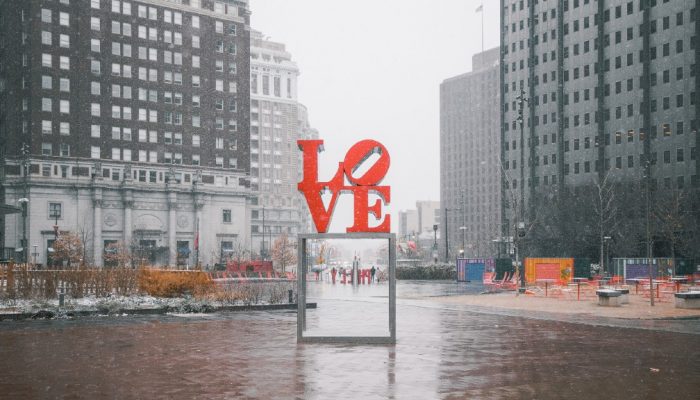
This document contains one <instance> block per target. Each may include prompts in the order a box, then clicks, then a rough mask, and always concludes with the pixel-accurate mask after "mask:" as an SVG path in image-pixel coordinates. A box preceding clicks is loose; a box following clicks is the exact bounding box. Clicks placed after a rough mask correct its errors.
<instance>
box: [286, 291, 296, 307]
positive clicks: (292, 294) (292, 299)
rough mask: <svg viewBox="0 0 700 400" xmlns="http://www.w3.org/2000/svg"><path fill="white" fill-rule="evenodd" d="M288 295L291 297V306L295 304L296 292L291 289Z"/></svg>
mask: <svg viewBox="0 0 700 400" xmlns="http://www.w3.org/2000/svg"><path fill="white" fill-rule="evenodd" d="M287 294H288V295H289V304H292V303H294V290H292V289H289V290H288V291H287Z"/></svg>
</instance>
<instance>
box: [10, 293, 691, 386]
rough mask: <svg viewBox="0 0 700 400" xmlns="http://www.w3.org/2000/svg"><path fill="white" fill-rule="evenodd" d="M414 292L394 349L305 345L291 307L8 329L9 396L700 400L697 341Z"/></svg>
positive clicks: (329, 303) (346, 307)
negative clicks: (479, 309)
mask: <svg viewBox="0 0 700 400" xmlns="http://www.w3.org/2000/svg"><path fill="white" fill-rule="evenodd" d="M410 285H411V284H409V285H404V284H403V283H400V284H399V287H398V289H397V293H398V295H399V299H400V301H399V304H398V308H397V328H398V329H397V333H398V344H397V345H396V346H338V345H297V344H296V338H295V332H296V314H295V313H293V312H254V313H231V314H216V315H206V316H201V315H197V316H188V317H176V316H162V317H137V318H134V317H128V318H101V319H100V318H95V319H81V320H76V321H28V322H9V323H8V322H4V323H2V324H0V370H2V373H1V374H0V398H3V399H4V398H21V399H26V398H57V397H59V398H61V397H67V398H148V399H150V398H178V399H179V398H182V399H193V398H206V399H210V398H222V399H223V398H226V399H229V398H230V399H233V398H242V399H248V398H261V399H289V398H300V399H301V398H308V399H383V398H392V399H434V398H443V399H461V398H470V399H471V398H499V399H501V398H502V399H521V398H539V399H560V398H573V399H589V398H600V397H609V398H624V399H637V398H650V399H660V398H679V399H680V398H683V399H685V398H688V399H691V398H692V399H695V398H700V385H698V382H699V379H700V349H699V348H698V346H697V343H698V338H699V336H698V334H700V332H696V334H683V333H674V332H668V331H662V330H649V329H646V330H645V329H630V328H621V327H609V326H593V325H586V324H571V323H566V322H557V321H548V320H541V319H530V318H520V317H515V316H508V315H494V314H481V313H474V312H471V311H470V310H468V309H461V308H446V307H440V306H437V305H434V304H433V305H430V304H425V305H422V304H421V303H420V302H418V301H411V300H401V299H402V298H403V299H405V298H406V297H411V296H410V291H411V290H413V289H411V287H410ZM440 285H442V284H437V285H433V286H431V285H418V286H421V288H420V289H421V290H425V291H426V292H427V293H435V295H440V294H441V293H443V294H444V293H445V292H444V290H443V288H441V286H440ZM365 289H367V290H362V291H358V293H356V294H360V293H362V295H361V296H358V297H357V300H352V301H351V300H350V299H348V296H347V295H346V294H344V293H343V291H344V290H345V289H340V290H330V291H329V290H328V289H327V288H323V287H322V286H320V285H319V286H318V287H317V288H314V287H313V285H311V286H310V288H309V294H310V295H311V294H314V295H316V296H318V297H317V299H318V301H319V308H318V309H317V310H309V311H308V312H309V318H316V319H318V320H324V317H328V316H329V315H336V316H337V315H344V316H347V317H349V319H352V320H355V321H360V323H362V321H363V318H364V317H363V316H362V315H357V313H358V311H357V310H356V309H354V308H353V307H356V306H358V303H365V304H367V305H369V306H367V305H365V307H370V306H372V307H378V308H382V309H384V307H383V306H382V302H383V301H386V299H385V298H383V297H381V296H382V295H381V294H380V293H381V291H382V290H383V289H382V288H381V286H379V287H375V288H365ZM351 293H352V291H351ZM402 293H403V295H402ZM402 296H403V297H402Z"/></svg>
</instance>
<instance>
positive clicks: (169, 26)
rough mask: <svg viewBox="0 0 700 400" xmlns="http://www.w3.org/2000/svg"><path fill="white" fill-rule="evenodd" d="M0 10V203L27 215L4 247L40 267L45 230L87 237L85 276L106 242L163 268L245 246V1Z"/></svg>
mask: <svg viewBox="0 0 700 400" xmlns="http://www.w3.org/2000/svg"><path fill="white" fill-rule="evenodd" d="M0 10H1V12H0V32H1V33H0V35H1V36H0V43H1V46H0V48H2V49H3V50H2V51H3V54H2V56H1V57H0V94H1V96H0V143H1V145H0V148H2V149H3V150H2V151H4V154H3V159H2V162H3V165H2V172H1V175H0V178H1V183H2V193H0V194H1V196H2V200H3V201H4V202H5V203H7V204H16V202H17V201H18V200H19V199H20V198H25V199H28V203H27V204H28V208H29V210H28V213H27V214H28V215H27V218H26V232H22V233H23V234H24V235H23V234H21V233H20V232H19V231H20V230H21V227H22V226H23V222H25V221H20V219H21V217H20V216H17V215H13V216H9V217H8V218H7V219H6V220H5V221H3V223H2V230H3V237H2V243H1V245H2V246H4V247H15V248H20V247H24V248H26V247H29V248H30V251H31V255H32V259H34V258H36V261H37V262H38V263H42V264H44V263H47V262H48V260H49V258H50V251H51V241H52V240H53V239H54V236H55V233H54V228H53V226H54V225H57V226H58V229H57V230H58V232H59V234H62V233H63V232H73V233H80V234H81V235H83V236H84V239H85V240H84V241H85V243H86V247H89V252H88V254H89V260H88V261H90V262H92V263H94V264H95V265H102V263H103V254H104V249H105V247H106V246H108V245H109V244H110V243H112V242H115V241H124V242H126V243H127V245H129V246H132V247H138V248H139V249H141V251H142V253H144V254H147V258H148V259H147V260H145V261H146V262H147V263H153V264H169V265H176V264H179V265H186V264H189V265H192V264H194V263H195V262H197V261H199V262H201V263H203V264H213V263H215V262H219V261H220V259H221V255H222V254H223V253H225V252H226V250H228V249H231V248H233V247H234V246H235V245H236V244H237V243H244V244H245V246H248V245H249V243H250V238H249V230H248V228H247V227H248V226H249V223H250V203H251V200H252V196H251V192H250V187H249V186H250V182H249V170H250V160H249V157H250V139H249V138H250V133H249V131H250V129H249V125H250V122H249V118H250V115H249V105H250V92H249V90H250V85H249V78H250V53H249V48H250V20H249V11H248V5H247V2H246V1H233V0H228V1H205V0H202V1H199V0H189V1H187V0H182V1H180V0H178V1H175V0H142V1H119V0H89V1H88V0H83V1H78V0H41V1H27V2H17V1H1V2H0ZM22 236H26V237H27V243H20V242H19V240H20V239H18V238H20V237H22ZM196 242H197V243H198V244H199V248H198V250H199V251H195V243H196ZM28 255H29V254H27V252H26V250H25V254H24V256H28ZM29 258H30V257H27V259H29Z"/></svg>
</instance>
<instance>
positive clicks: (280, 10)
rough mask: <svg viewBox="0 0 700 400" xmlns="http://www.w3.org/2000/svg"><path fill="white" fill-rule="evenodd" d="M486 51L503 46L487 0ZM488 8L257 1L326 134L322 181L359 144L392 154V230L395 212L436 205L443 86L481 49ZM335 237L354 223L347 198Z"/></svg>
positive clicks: (370, 0)
mask: <svg viewBox="0 0 700 400" xmlns="http://www.w3.org/2000/svg"><path fill="white" fill-rule="evenodd" d="M483 3H484V11H485V14H484V16H485V24H484V36H485V39H484V46H485V49H489V48H492V47H496V46H498V36H499V33H498V21H499V15H498V12H499V9H498V8H499V2H497V1H493V0H485V1H483ZM480 4H482V0H433V1H425V0H422V1H418V0H354V1H340V0H251V1H250V8H251V11H252V13H253V14H252V16H251V25H252V27H253V29H256V30H259V31H262V32H263V34H265V35H267V36H269V37H270V38H271V39H272V40H274V41H278V42H282V43H285V44H286V45H287V49H288V50H289V51H290V52H291V54H292V57H293V59H294V60H295V61H296V62H297V64H298V65H299V68H300V70H301V76H300V80H299V100H300V102H302V103H303V104H305V105H306V106H307V107H308V109H309V118H310V120H311V125H312V126H313V127H315V128H317V129H318V130H319V132H320V137H321V139H324V141H325V148H326V151H325V152H323V153H321V171H320V176H321V178H322V179H323V178H325V179H329V178H330V177H331V176H332V175H333V173H334V172H335V168H337V165H338V164H337V163H338V162H339V161H342V159H343V158H344V156H345V152H346V151H347V149H348V148H349V147H350V146H351V145H352V144H354V143H355V142H357V141H359V140H361V139H364V138H372V139H376V140H378V141H380V142H382V143H383V144H384V145H385V146H386V147H387V148H388V150H389V153H390V155H391V162H392V165H391V168H390V170H389V174H388V175H387V177H386V178H385V180H384V182H383V184H388V185H391V187H392V193H391V195H392V201H391V205H390V206H389V208H388V211H389V212H390V213H391V214H392V225H393V227H392V230H393V231H394V232H395V231H396V229H397V226H398V225H397V224H398V211H399V210H402V209H407V208H415V202H416V201H417V200H440V173H439V171H440V151H439V141H440V99H439V93H440V91H439V90H440V83H441V82H442V81H443V80H444V79H446V78H449V77H452V76H455V75H459V74H462V73H465V72H469V71H470V70H471V56H472V55H473V54H474V53H477V52H479V51H481V15H480V14H479V13H476V12H475V10H476V8H477V7H478V6H479V5H480ZM344 198H345V199H344V200H341V203H339V205H338V208H337V209H336V212H335V219H334V223H333V224H332V225H331V231H344V230H345V229H344V228H345V226H349V225H351V223H350V222H351V220H352V210H351V204H352V199H351V196H350V195H344Z"/></svg>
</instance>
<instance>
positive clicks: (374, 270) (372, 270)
mask: <svg viewBox="0 0 700 400" xmlns="http://www.w3.org/2000/svg"><path fill="white" fill-rule="evenodd" d="M370 271H371V272H372V283H374V274H375V273H376V272H377V269H376V268H374V265H373V266H372V269H371V270H370Z"/></svg>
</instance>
